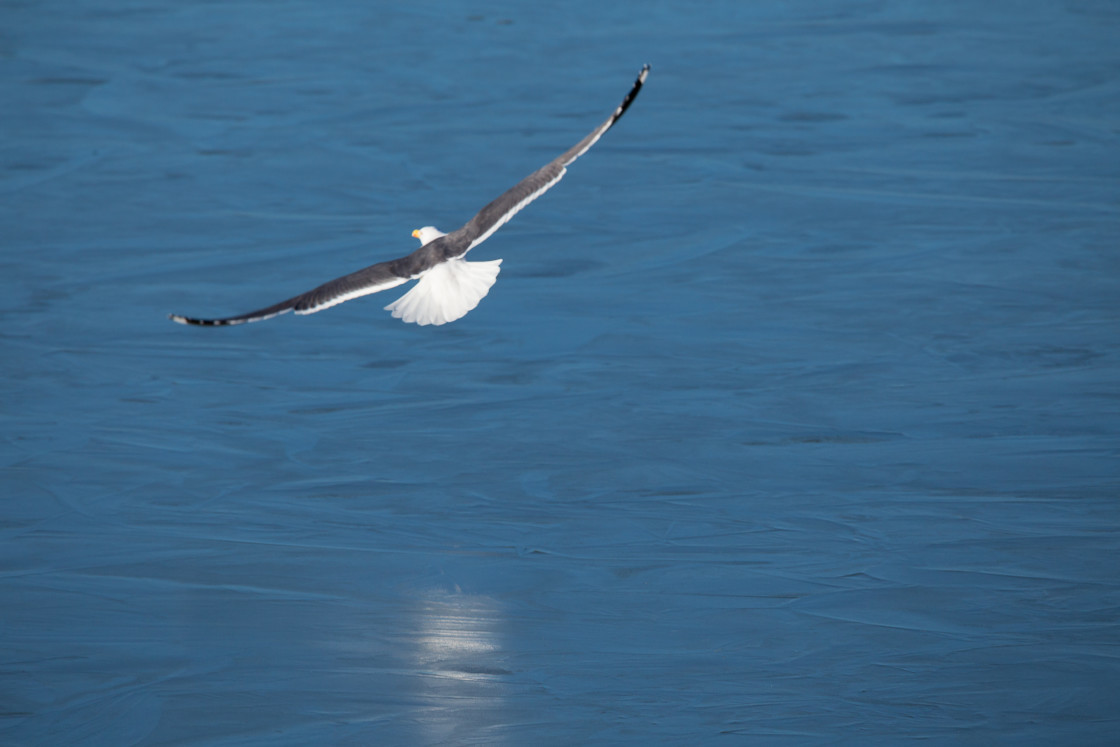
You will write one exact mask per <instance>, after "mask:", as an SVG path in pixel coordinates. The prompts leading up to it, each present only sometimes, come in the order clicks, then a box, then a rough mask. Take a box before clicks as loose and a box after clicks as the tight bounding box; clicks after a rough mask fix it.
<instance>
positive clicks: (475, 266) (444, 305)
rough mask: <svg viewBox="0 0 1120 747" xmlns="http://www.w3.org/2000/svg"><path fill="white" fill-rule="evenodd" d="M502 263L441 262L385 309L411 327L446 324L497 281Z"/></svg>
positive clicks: (498, 261)
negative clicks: (411, 324)
mask: <svg viewBox="0 0 1120 747" xmlns="http://www.w3.org/2000/svg"><path fill="white" fill-rule="evenodd" d="M501 263H502V260H500V259H495V260H492V261H490V262H467V261H466V260H465V259H462V258H461V257H457V258H455V259H451V260H448V261H446V262H442V263H440V264H438V265H436V266H435V267H433V268H432V269H430V270H428V271H427V272H425V273H424V274H423V275H421V276H420V282H418V283H417V284H416V285H414V286H413V287H412V289H411V290H410V291H409V292H408V293H405V294H404V295H403V296H401V297H400V298H398V299H397V300H396V301H393V303H391V304H389V305H388V306H386V307H385V310H386V311H391V312H393V316H394V317H395V318H397V319H400V320H402V321H405V322H413V323H415V324H420V325H425V324H437V325H438V324H447V323H448V322H453V321H455V320H456V319H460V318H462V317H463V316H465V315H466V313H467V312H468V311H470V310H471V309H473V308H474V307H475V306H478V302H479V301H481V300H482V299H483V298H485V297H486V294H487V293H489V292H490V286H492V285H494V283H495V282H497V280H498V273H499V272H500V271H501V268H499V267H498V265H500V264H501Z"/></svg>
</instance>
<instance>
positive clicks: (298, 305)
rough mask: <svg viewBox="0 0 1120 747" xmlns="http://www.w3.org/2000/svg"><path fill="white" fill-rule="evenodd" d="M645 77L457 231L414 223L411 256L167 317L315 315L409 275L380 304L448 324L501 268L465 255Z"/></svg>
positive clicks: (209, 322)
mask: <svg viewBox="0 0 1120 747" xmlns="http://www.w3.org/2000/svg"><path fill="white" fill-rule="evenodd" d="M648 75H649V65H644V66H643V67H642V70H641V72H640V73H639V74H638V79H637V80H636V81H634V86H633V87H632V88H631V89H630V92H629V93H627V94H626V97H625V98H624V99H622V103H621V104H619V105H618V108H616V109H615V110H614V113H613V114H611V115H610V116H609V117H607V119H606V121H604V122H603V123H602V124H601V125H599V126H598V127H596V128H595V129H594V130H592V131H591V132H590V134H588V135H587V137H585V138H583V140H580V141H579V142H578V143H576V144H575V145H574V146H572V147H571V148H569V149H568V150H567V151H565V152H564V153H563V154H562V155H561V156H559V157H558V158H556V159H555V160H553V161H551V162H549V163H547V164H545V165H544V166H542V167H541V168H539V169H537V170H536V171H534V172H533V173H532V174H529V176H527V177H525V178H524V179H522V180H521V181H520V182H518V183H517V184H515V185H514V186H513V187H511V188H510V189H508V190H506V192H505V193H504V194H502V196H501V197H499V198H498V199H496V200H494V201H493V202H491V203H490V204H489V205H487V206H486V207H484V208H482V210H480V211H478V214H477V215H476V216H474V217H473V218H471V219H470V220H469V221H467V223H466V224H465V225H464V226H463V227H462V228H460V229H458V230H456V231H452V232H451V233H443V232H442V231H439V230H437V229H436V228H434V227H432V226H425V227H424V228H418V229H416V230H415V231H413V232H412V236H413V237H414V238H417V239H419V240H420V248H419V249H417V250H416V251H414V252H412V253H411V254H409V255H407V256H404V257H400V258H399V259H393V260H389V261H388V262H378V263H377V264H375V265H370V266H369V267H367V268H365V269H364V270H358V271H357V272H352V273H350V274H349V275H343V276H342V277H340V278H336V279H334V280H331V281H329V282H326V283H323V284H322V285H320V286H319V287H317V288H313V289H312V290H309V291H307V292H306V293H301V294H299V295H298V296H293V297H292V298H289V299H288V300H287V301H281V302H280V303H277V304H273V305H272V306H268V307H265V308H263V309H259V310H257V311H250V312H249V313H247V314H239V315H237V316H229V317H224V318H221V319H200V318H196V317H190V316H180V315H178V314H171V315H170V318H171V320H172V321H175V322H178V323H180V324H196V325H203V326H215V327H216V326H224V325H230V324H244V323H246V322H259V321H262V320H264V319H271V318H272V317H274V316H279V315H281V314H286V313H287V312H289V311H294V312H295V313H297V314H314V313H315V312H317V311H322V310H323V309H329V308H330V307H332V306H337V305H338V304H340V303H343V302H344V301H349V300H351V299H353V298H358V297H360V296H366V295H369V294H371V293H379V292H381V291H383V290H388V289H389V288H395V287H397V286H398V285H402V284H404V283H407V282H409V281H411V280H418V281H419V282H418V283H416V285H414V286H413V287H412V288H411V289H410V290H409V291H408V292H407V293H405V294H404V295H403V296H401V297H400V298H399V299H397V300H396V301H394V302H393V303H391V304H389V305H388V306H386V307H385V310H386V311H391V312H392V313H393V316H394V317H395V318H397V319H400V320H402V321H405V322H411V323H415V324H420V325H427V324H435V325H439V324H447V323H448V322H453V321H455V320H456V319H460V318H462V317H463V316H465V315H466V313H467V312H468V311H470V310H471V309H473V308H475V307H476V306H478V303H479V301H481V300H482V299H483V298H484V297H485V296H486V294H487V293H489V292H490V288H491V286H493V285H494V283H495V282H496V281H497V279H498V272H499V271H500V267H499V265H501V263H502V260H500V259H496V260H492V261H489V262H468V261H467V260H466V255H467V252H469V251H470V250H471V249H474V248H475V247H476V246H478V245H479V244H481V243H482V242H483V241H486V239H488V238H490V236H492V235H493V233H494V232H495V231H497V230H498V229H499V228H501V227H502V226H503V225H505V224H506V223H507V222H508V221H509V219H510V218H512V217H513V216H514V215H516V214H517V213H518V212H519V211H520V210H521V209H522V208H524V207H525V206H526V205H528V204H529V203H530V202H532V201H533V200H535V199H537V198H538V197H540V196H541V195H543V194H544V193H545V192H547V191H548V190H549V189H551V188H552V187H554V186H556V183H557V182H559V181H560V180H561V179H562V178H563V177H564V174H565V173H567V170H568V166H570V165H571V163H572V162H573V161H575V160H576V159H577V158H579V157H580V156H582V155H583V154H584V153H586V152H587V151H588V150H589V149H590V148H591V146H593V145H594V144H595V143H597V142H598V141H599V138H601V137H602V136H603V134H604V133H606V131H607V130H609V129H610V128H611V127H613V126H614V123H615V122H617V121H618V120H619V119H621V117H622V115H623V114H625V113H626V110H627V109H628V108H629V107H630V104H632V103H633V102H634V98H635V97H637V95H638V91H640V90H641V88H642V84H643V83H645V81H646V76H648Z"/></svg>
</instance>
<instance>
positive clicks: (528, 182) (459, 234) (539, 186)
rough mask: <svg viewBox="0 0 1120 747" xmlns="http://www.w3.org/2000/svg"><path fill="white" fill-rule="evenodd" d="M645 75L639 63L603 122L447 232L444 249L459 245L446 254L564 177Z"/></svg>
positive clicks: (482, 236)
mask: <svg viewBox="0 0 1120 747" xmlns="http://www.w3.org/2000/svg"><path fill="white" fill-rule="evenodd" d="M648 75H649V65H643V66H642V71H641V72H640V73H638V79H637V80H636V81H634V86H633V87H632V88H631V89H630V92H629V93H627V94H626V97H625V98H624V99H622V103H621V104H619V105H618V108H617V109H615V110H614V113H613V114H611V115H610V116H609V117H607V119H606V121H605V122H603V123H602V124H601V125H599V126H598V127H596V128H595V129H594V130H592V131H591V132H590V133H589V134H588V135H587V137H585V138H584V139H583V140H580V141H579V142H578V143H576V144H575V145H573V146H572V147H571V148H569V149H568V150H567V151H566V152H565V153H564V154H563V155H561V156H560V157H559V158H557V159H555V160H554V161H552V162H551V163H548V164H546V165H544V166H542V167H541V168H539V169H537V170H536V171H534V172H533V173H532V174H529V176H527V177H525V178H524V179H522V180H521V181H520V182H518V183H517V184H516V185H515V186H513V187H511V188H510V189H508V190H506V191H505V193H504V194H502V196H501V197H499V198H498V199H496V200H494V201H493V202H491V203H490V204H489V205H487V206H486V207H484V208H482V210H479V211H478V215H476V216H475V217H473V218H471V220H470V221H469V222H468V223H467V224H466V225H465V226H463V227H462V228H460V229H459V230H458V231H454V232H452V233H450V234H448V235H447V239H449V241H448V244H447V249H448V250H452V248H453V247H454V248H456V249H458V248H461V247H464V246H465V247H466V248H464V249H461V251H459V252H458V254H450V255H449V256H460V255H462V254H466V253H467V252H469V251H470V250H471V249H473V248H475V247H476V246H478V245H479V244H481V243H482V242H483V241H486V239H488V238H490V236H491V234H493V233H494V232H495V231H497V230H498V229H499V228H501V227H502V226H503V225H505V224H506V222H507V221H509V219H510V218H512V217H513V216H514V215H516V214H517V213H518V212H519V211H520V210H521V209H522V208H523V207H525V206H526V205H528V204H529V203H530V202H532V201H533V200H535V199H537V198H538V197H540V196H541V195H543V194H544V193H545V192H547V191H548V190H549V189H551V188H552V187H554V186H555V185H556V183H557V182H559V181H560V180H561V179H563V178H564V174H566V173H567V171H568V169H567V167H568V165H569V164H571V163H572V161H575V160H576V159H577V158H579V157H580V156H582V155H583V154H584V153H586V152H587V151H588V150H589V149H590V148H591V146H592V145H594V144H595V143H597V142H598V141H599V138H601V137H602V136H603V134H604V133H606V131H607V130H609V129H610V128H611V127H613V126H614V123H615V122H617V121H618V120H620V119H622V115H623V114H625V113H626V110H627V109H629V108H630V104H632V103H634V99H635V98H637V96H638V92H639V91H640V90H642V84H643V83H645V82H646V76H648Z"/></svg>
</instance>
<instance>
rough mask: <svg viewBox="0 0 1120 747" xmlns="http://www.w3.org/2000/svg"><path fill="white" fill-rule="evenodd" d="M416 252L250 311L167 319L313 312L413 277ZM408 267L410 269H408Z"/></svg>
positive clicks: (233, 320)
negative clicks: (230, 314)
mask: <svg viewBox="0 0 1120 747" xmlns="http://www.w3.org/2000/svg"><path fill="white" fill-rule="evenodd" d="M418 253H419V252H416V253H414V254H412V255H409V256H408V257H404V258H403V259H396V260H393V261H391V262H379V263H378V264H375V265H370V266H369V267H367V268H365V269H364V270H358V271H357V272H352V273H350V274H349V275H344V276H343V277H340V278H336V279H334V280H331V281H330V282H329V283H323V284H322V285H320V286H319V287H318V288H315V289H313V290H309V291H307V292H306V293H301V294H299V295H298V296H293V297H292V298H289V299H288V300H287V301H281V302H280V303H278V304H274V305H272V306H269V307H267V308H264V309H259V310H257V311H250V312H249V313H248V314H239V315H237V316H229V317H225V318H222V319H196V318H194V317H189V316H179V315H178V314H171V320H172V321H175V322H179V324H199V325H203V326H207V327H215V326H222V325H226V324H244V323H246V322H259V321H261V320H264V319H271V318H272V317H274V316H280V315H281V314H287V313H288V312H289V311H294V312H296V313H297V314H314V313H315V312H316V311H322V310H323V309H329V308H330V307H331V306H336V305H338V304H340V303H342V302H343V301H349V300H350V299H351V298H357V297H358V296H367V295H369V294H370V293H377V292H378V291H383V290H387V289H389V288H394V287H396V286H398V285H400V284H401V283H407V282H408V281H409V280H411V279H412V278H413V277H414V275H413V274H412V271H422V269H421V268H420V267H419V266H418V265H417V264H416V263H414V262H409V260H411V259H412V258H413V257H414V256H415V255H416V254H418ZM410 268H411V270H412V271H410ZM402 273H404V274H402Z"/></svg>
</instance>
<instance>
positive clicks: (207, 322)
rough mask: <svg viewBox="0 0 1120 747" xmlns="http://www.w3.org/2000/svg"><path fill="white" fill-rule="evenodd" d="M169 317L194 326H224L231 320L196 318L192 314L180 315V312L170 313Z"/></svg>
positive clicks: (177, 322) (178, 322)
mask: <svg viewBox="0 0 1120 747" xmlns="http://www.w3.org/2000/svg"><path fill="white" fill-rule="evenodd" d="M167 318H168V319H170V320H171V321H173V322H175V323H176V324H188V325H191V326H193V327H224V326H226V325H228V324H231V322H227V321H226V320H224V319H195V318H194V317H190V316H179V315H178V314H168V315H167Z"/></svg>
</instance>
